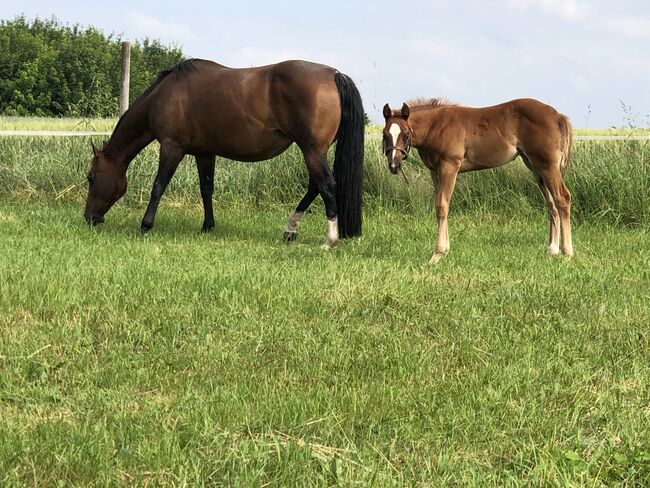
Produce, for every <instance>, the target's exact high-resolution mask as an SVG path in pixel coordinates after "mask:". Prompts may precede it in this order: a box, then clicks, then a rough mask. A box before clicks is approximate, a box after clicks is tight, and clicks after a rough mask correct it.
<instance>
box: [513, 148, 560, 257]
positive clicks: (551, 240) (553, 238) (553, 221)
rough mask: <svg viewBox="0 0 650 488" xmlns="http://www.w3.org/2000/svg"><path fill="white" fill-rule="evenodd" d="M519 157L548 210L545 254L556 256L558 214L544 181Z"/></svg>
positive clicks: (526, 158)
mask: <svg viewBox="0 0 650 488" xmlns="http://www.w3.org/2000/svg"><path fill="white" fill-rule="evenodd" d="M520 155H521V159H522V160H523V161H524V163H525V164H526V166H528V169H530V171H531V172H532V173H533V176H534V177H535V182H536V183H537V187H538V188H539V191H540V192H541V193H542V196H543V197H544V200H545V201H546V208H547V209H548V216H549V220H550V229H549V237H548V250H547V252H548V255H549V256H557V255H558V254H560V214H559V213H558V211H557V208H556V206H555V202H554V201H553V196H552V195H551V192H550V191H549V190H548V188H546V185H545V184H544V179H543V178H542V177H541V175H540V174H539V173H538V172H537V171H536V170H535V169H534V168H533V166H532V165H531V163H530V160H529V159H528V157H527V156H526V155H524V154H523V153H521V154H520Z"/></svg>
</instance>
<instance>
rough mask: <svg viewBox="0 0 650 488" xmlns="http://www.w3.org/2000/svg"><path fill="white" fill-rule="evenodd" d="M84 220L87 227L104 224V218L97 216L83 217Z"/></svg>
mask: <svg viewBox="0 0 650 488" xmlns="http://www.w3.org/2000/svg"><path fill="white" fill-rule="evenodd" d="M84 218H85V219H86V223H87V224H88V225H97V224H103V223H104V217H103V216H101V215H99V214H93V215H84Z"/></svg>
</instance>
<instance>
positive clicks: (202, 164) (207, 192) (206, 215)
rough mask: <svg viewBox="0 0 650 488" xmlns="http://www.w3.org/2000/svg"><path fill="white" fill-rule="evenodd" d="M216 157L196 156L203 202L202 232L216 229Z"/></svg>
mask: <svg viewBox="0 0 650 488" xmlns="http://www.w3.org/2000/svg"><path fill="white" fill-rule="evenodd" d="M215 159H216V158H215V156H196V169H197V171H198V173H199V187H200V189H201V200H203V227H202V228H201V232H210V231H211V230H212V229H214V211H213V209H212V194H213V193H214V165H215Z"/></svg>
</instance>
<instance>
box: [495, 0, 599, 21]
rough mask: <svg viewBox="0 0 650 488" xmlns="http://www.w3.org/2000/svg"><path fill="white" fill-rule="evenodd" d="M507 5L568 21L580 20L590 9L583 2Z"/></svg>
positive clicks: (512, 0) (517, 0)
mask: <svg viewBox="0 0 650 488" xmlns="http://www.w3.org/2000/svg"><path fill="white" fill-rule="evenodd" d="M507 4H508V5H509V6H511V7H514V8H516V9H519V10H530V9H535V10H539V11H541V12H544V13H545V14H548V15H553V16H556V17H561V18H563V19H569V20H576V19H580V18H582V17H584V16H585V15H586V14H587V12H589V10H590V9H591V5H590V4H589V3H588V2H586V1H585V0H507Z"/></svg>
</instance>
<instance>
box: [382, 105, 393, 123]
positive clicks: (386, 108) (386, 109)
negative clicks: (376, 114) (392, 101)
mask: <svg viewBox="0 0 650 488" xmlns="http://www.w3.org/2000/svg"><path fill="white" fill-rule="evenodd" d="M391 115H393V111H392V110H391V109H390V107H389V106H388V104H386V105H384V118H385V119H386V120H388V119H390V117H391Z"/></svg>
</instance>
